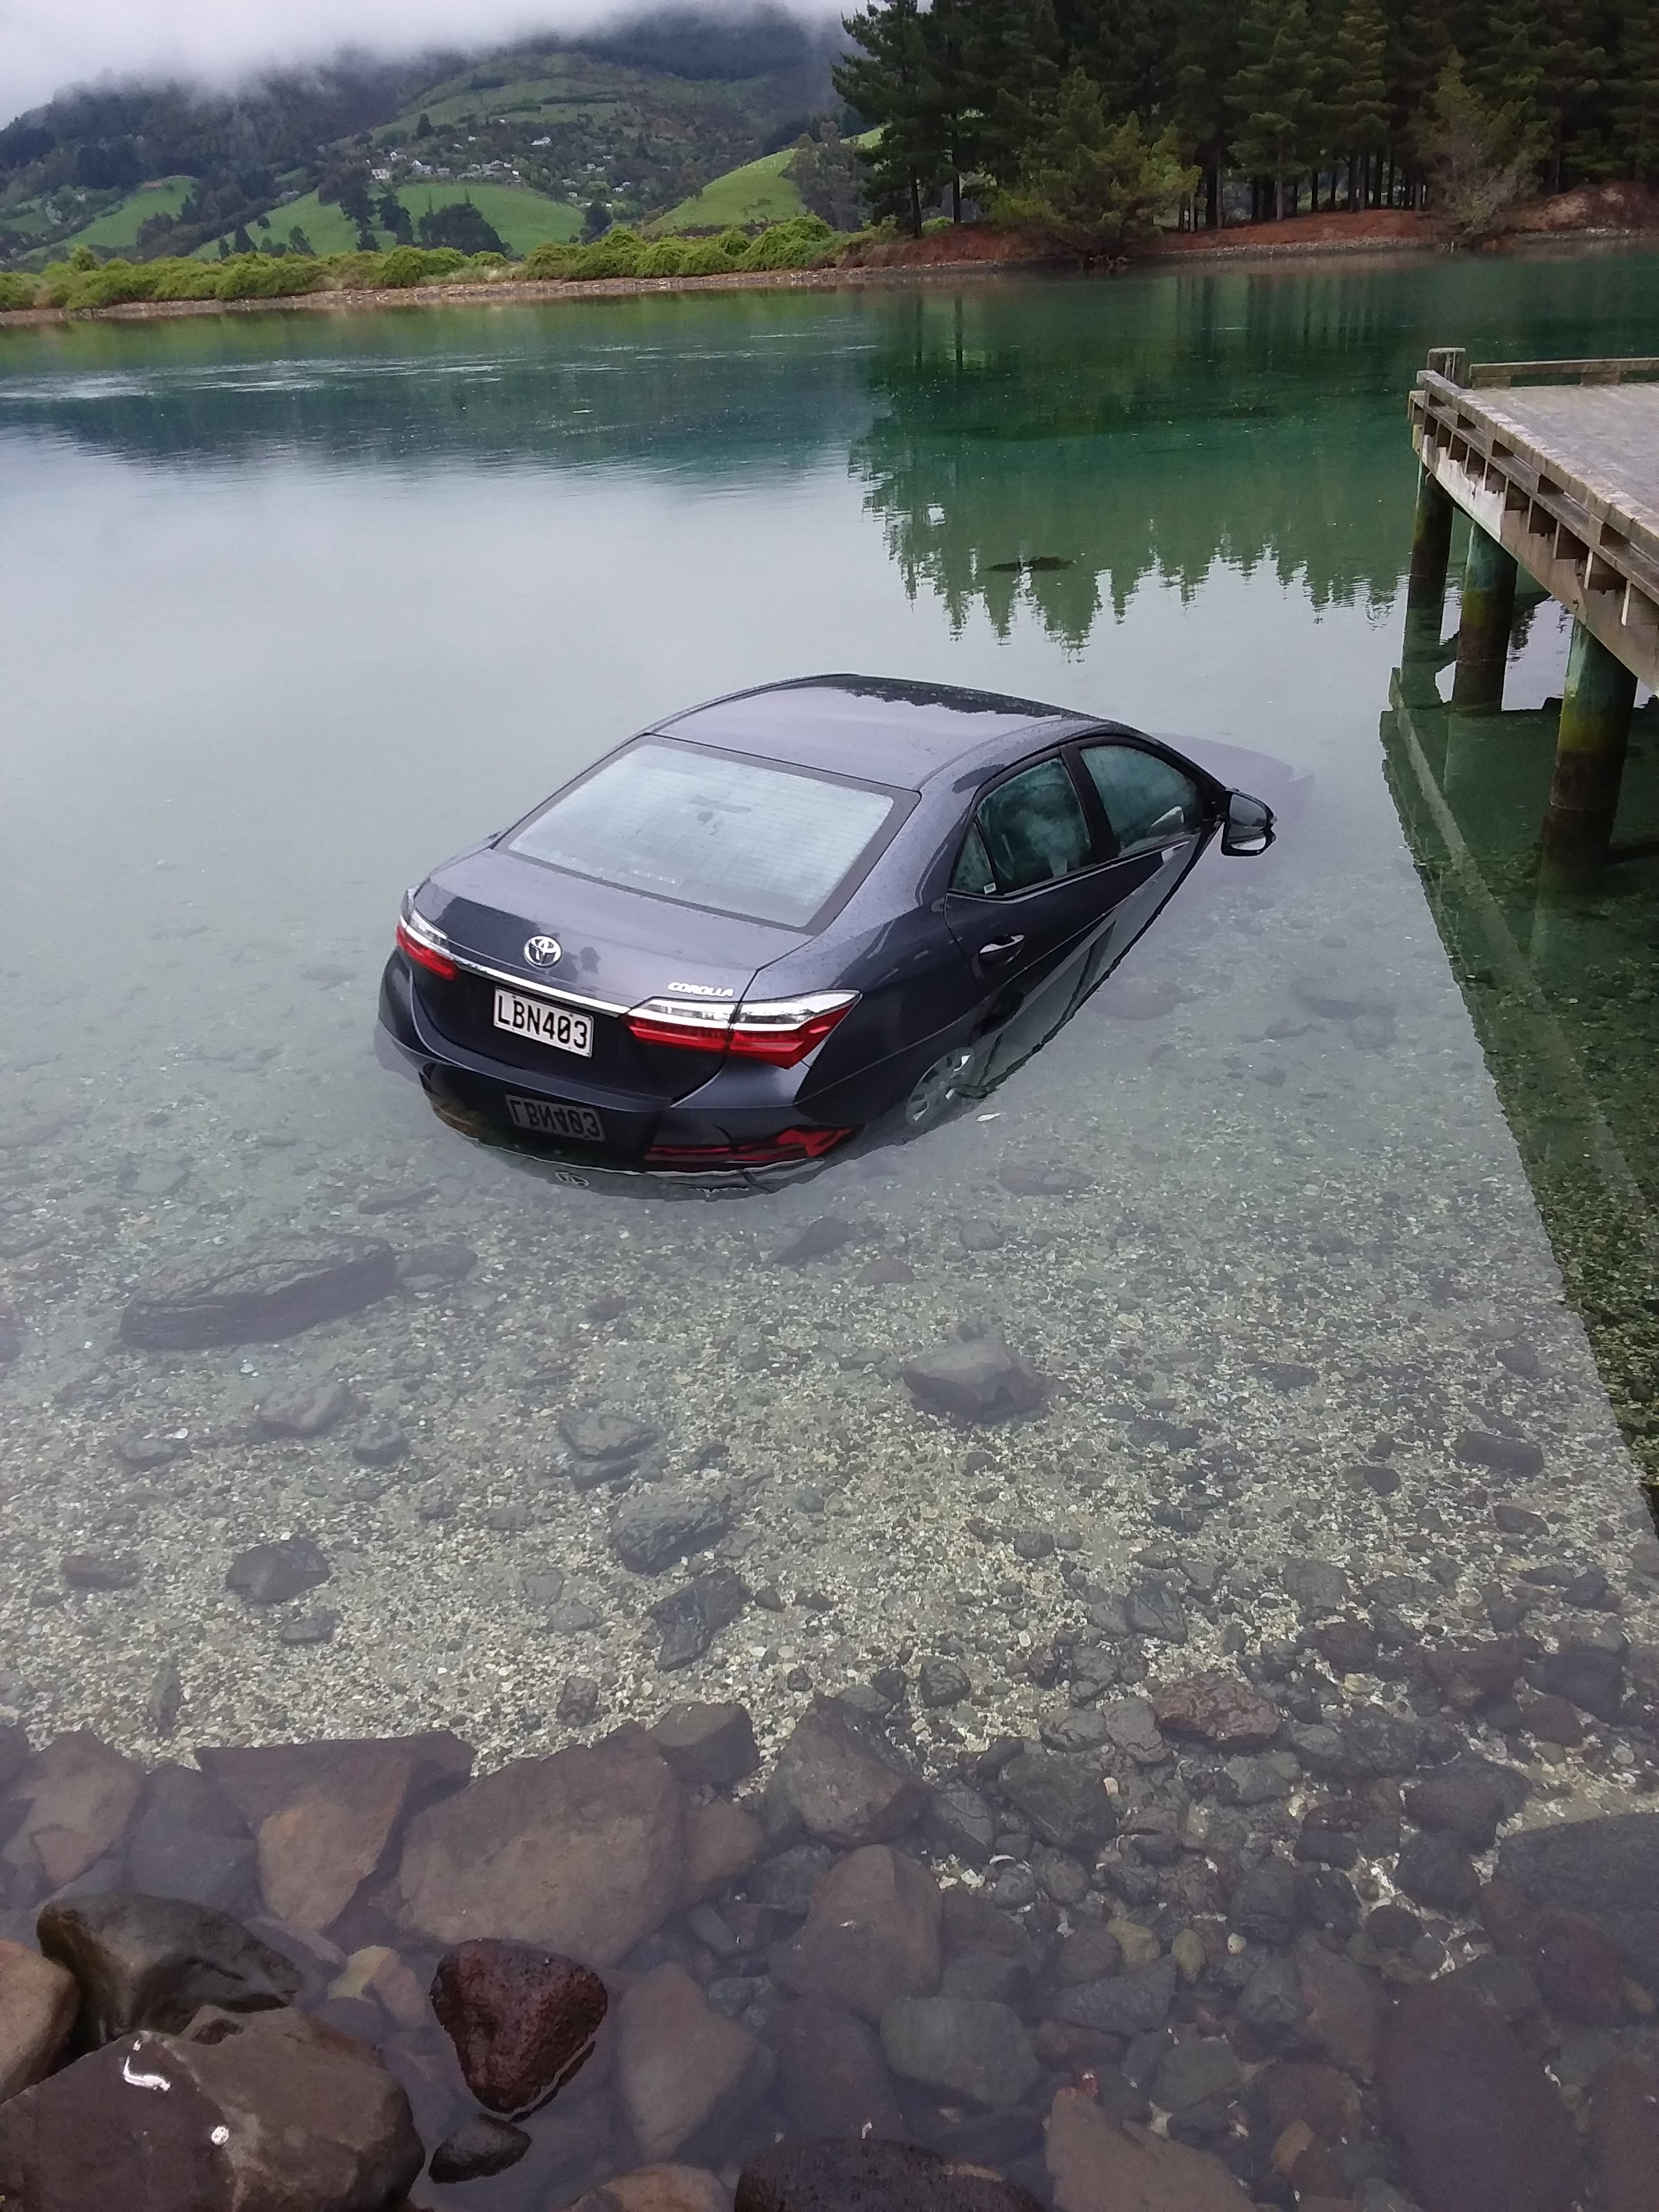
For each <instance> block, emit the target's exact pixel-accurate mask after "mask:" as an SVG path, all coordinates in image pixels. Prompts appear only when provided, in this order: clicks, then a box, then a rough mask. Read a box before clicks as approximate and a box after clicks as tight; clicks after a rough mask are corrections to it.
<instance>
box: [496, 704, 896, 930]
mask: <svg viewBox="0 0 1659 2212" xmlns="http://www.w3.org/2000/svg"><path fill="white" fill-rule="evenodd" d="M901 796H902V794H900V793H896V792H894V791H888V790H882V789H880V788H878V787H875V786H873V785H868V784H859V783H852V782H848V781H843V780H842V779H840V778H838V777H834V776H825V775H814V774H813V773H812V772H811V770H810V769H792V768H784V767H782V766H780V765H778V764H777V763H773V762H770V761H762V760H751V759H747V758H744V757H741V756H737V757H734V756H732V755H731V754H725V753H714V752H705V751H703V750H702V749H701V748H699V747H696V746H691V745H679V744H665V743H664V742H663V741H662V740H660V739H653V738H647V739H646V740H644V741H642V742H641V744H636V745H630V746H629V749H628V750H627V751H626V752H623V753H618V754H617V757H615V759H613V760H609V761H606V762H605V764H604V765H603V766H602V767H601V768H599V769H596V770H595V771H594V773H593V774H592V775H590V776H588V777H586V779H585V780H584V781H582V782H580V783H579V784H576V785H574V787H572V788H571V789H570V790H568V791H566V792H562V793H560V794H559V796H558V797H557V798H556V799H551V800H550V801H549V803H548V805H545V806H544V808H543V809H542V811H541V812H540V813H539V814H538V815H537V816H535V817H534V818H533V819H532V820H531V821H530V822H528V823H526V825H525V827H524V828H523V829H520V831H519V832H518V834H517V835H516V836H513V838H511V839H510V840H509V841H508V845H507V850H508V851H509V852H513V853H523V854H527V855H528V856H529V857H530V858H531V859H532V860H545V861H546V862H548V863H549V864H550V866H553V867H556V868H564V869H568V871H569V872H570V873H571V874H572V875H578V876H590V877H592V878H594V879H595V880H596V881H597V882H599V883H602V884H617V885H618V886H619V887H620V888H622V889H623V890H636V891H644V892H647V893H648V894H649V895H651V896H653V897H657V898H665V899H674V900H677V901H678V902H679V903H681V904H682V905H684V906H694V907H702V908H708V910H710V911H711V912H714V913H719V914H733V915H742V916H744V919H745V920H748V921H771V922H779V923H781V924H782V925H783V926H784V927H787V928H791V929H805V928H806V927H809V926H810V925H811V923H812V921H814V920H815V919H816V918H817V916H818V915H820V914H821V913H822V911H823V909H824V908H826V907H828V906H829V903H830V902H831V901H832V900H833V899H834V898H835V897H836V893H837V892H838V891H840V890H842V886H843V885H844V884H846V883H847V882H848V878H850V877H851V876H852V874H853V872H854V870H855V869H856V868H858V866H859V865H860V862H862V861H864V860H866V856H868V855H871V854H872V849H873V848H875V847H876V845H877V843H878V840H880V839H881V838H882V837H883V836H884V833H885V832H887V831H888V830H890V829H891V828H893V827H896V818H897V815H898V810H899V805H900V800H901Z"/></svg>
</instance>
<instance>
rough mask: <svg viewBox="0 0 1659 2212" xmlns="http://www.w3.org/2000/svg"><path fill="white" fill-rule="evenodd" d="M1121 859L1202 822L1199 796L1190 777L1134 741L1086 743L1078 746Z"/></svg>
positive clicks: (1166, 842) (1148, 849)
mask: <svg viewBox="0 0 1659 2212" xmlns="http://www.w3.org/2000/svg"><path fill="white" fill-rule="evenodd" d="M1083 761H1084V765H1085V768H1086V769H1088V771H1089V775H1090V777H1091V781H1093V784H1094V787H1095V789H1096V790H1097V792H1098V793H1100V803H1101V805H1103V807H1104V808H1105V809H1106V818H1107V820H1108V821H1109V823H1111V825H1112V828H1113V829H1115V831H1116V833H1117V849H1118V857H1119V859H1120V860H1127V858H1128V857H1129V856H1130V854H1133V853H1151V852H1155V851H1157V849H1158V847H1159V846H1161V845H1172V844H1174V843H1175V842H1176V840H1177V839H1178V838H1182V837H1192V836H1196V835H1197V834H1198V832H1199V831H1200V829H1202V828H1203V826H1204V801H1203V798H1202V795H1201V794H1200V791H1199V788H1198V786H1197V785H1196V784H1195V783H1194V781H1193V780H1192V778H1191V776H1189V775H1182V772H1181V770H1180V769H1178V768H1172V767H1171V766H1170V763H1169V762H1168V761H1166V760H1160V759H1159V757H1158V755H1157V754H1156V753H1149V752H1143V751H1142V750H1141V749H1140V747H1139V745H1085V748H1084V751H1083Z"/></svg>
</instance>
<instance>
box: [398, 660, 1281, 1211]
mask: <svg viewBox="0 0 1659 2212" xmlns="http://www.w3.org/2000/svg"><path fill="white" fill-rule="evenodd" d="M1216 836H1219V837H1220V840H1221V846H1222V849H1223V851H1224V852H1227V853H1235V854H1248V853H1259V852H1262V851H1264V850H1265V849H1266V848H1267V846H1268V845H1269V844H1270V843H1271V842H1273V812H1272V810H1271V809H1270V808H1269V807H1267V805H1264V804H1263V803H1262V802H1261V800H1259V799H1252V798H1250V797H1249V796H1248V795H1247V794H1245V793H1242V792H1237V791H1231V790H1229V789H1228V788H1227V787H1226V786H1225V784H1223V783H1222V782H1220V781H1218V779H1217V778H1216V777H1215V776H1213V775H1211V774H1209V773H1208V772H1207V771H1206V769H1203V768H1201V767H1200V766H1199V765H1198V764H1197V763H1195V762H1194V761H1191V760H1188V759H1186V758H1185V757H1182V755H1180V754H1178V753H1176V752H1175V751H1173V750H1170V747H1169V746H1167V745H1165V744H1160V743H1158V742H1157V741H1156V740H1154V739H1153V738H1148V737H1146V736H1144V735H1142V734H1141V733H1140V732H1138V731H1135V730H1132V729H1127V728H1126V727H1125V726H1123V725H1121V723H1116V722H1110V721H1103V720H1099V719H1097V718H1096V717H1093V716H1091V715H1088V714H1073V713H1070V712H1067V711H1066V709H1064V708H1059V707H1045V706H1041V705H1037V704H1034V703H1033V702H1030V701H1029V700H1024V699H1012V698H1005V697H1003V696H1000V695H997V694H993V693H987V692H979V691H968V690H957V689H956V688H954V687H951V686H946V685H940V684H913V683H904V682H897V681H889V680H886V679H883V678H872V677H861V676H823V677H811V678H804V679H802V680H799V681H798V682H794V683H787V684H769V685H767V686H765V687H763V689H760V690H752V691H744V692H739V693H738V694H736V695H735V696H732V697H730V698H726V699H719V700H716V701H714V702H713V703H712V704H710V705H708V706H704V707H696V708H691V709H690V711H689V712H687V713H684V714H677V715H672V716H671V717H669V718H667V719H666V720H662V721H659V722H658V723H656V724H655V725H654V726H653V727H652V728H650V729H648V730H647V731H645V732H642V733H641V735H640V736H638V737H635V738H630V739H629V741H628V742H627V743H626V744H623V745H621V746H619V747H618V748H617V750H615V751H613V752H611V753H608V754H607V755H606V756H605V757H604V758H603V759H602V760H600V761H599V762H598V763H596V764H595V765H594V766H593V767H592V768H589V769H584V770H583V772H582V773H581V774H580V775H578V776H576V777H574V778H573V779H572V781H570V782H568V783H567V784H566V785H564V786H563V787H562V789H560V790H558V791H556V792H555V793H554V794H553V796H552V797H551V798H550V799H545V800H544V801H543V802H542V803H541V804H540V805H538V806H537V807H535V808H534V809H533V810H532V811H531V812H530V813H528V814H526V816H525V817H524V818H523V819H522V820H521V821H519V822H516V823H513V826H512V827H511V828H510V829H504V830H502V831H501V833H500V834H499V835H498V836H493V837H489V838H487V839H486V840H485V841H484V842H483V843H482V844H479V845H475V846H473V847H472V848H471V849H470V850H469V851H467V852H465V853H462V854H459V855H458V856H457V857H456V858H455V859H453V860H447V861H446V862H445V863H444V865H443V866H441V867H440V868H437V869H435V871H434V872H433V873H432V874H431V875H429V876H428V878H426V880H425V882H424V883H422V884H420V885H419V886H418V887H417V888H416V889H415V890H412V891H410V893H409V894H408V895H407V896H406V897H405V898H404V904H403V910H402V914H401V915H400V917H399V920H398V927H397V945H396V948H395V950H394V951H393V952H392V957H391V959H390V960H389V961H388V962H387V963H386V973H385V976H384V978H383V980H382V983H381V990H380V1021H381V1023H382V1024H383V1026H384V1028H385V1030H386V1032H387V1034H388V1036H389V1037H390V1038H391V1039H392V1042H394V1043H395V1045H396V1046H397V1048H398V1050H399V1051H400V1052H401V1053H402V1054H404V1056H405V1057H406V1058H407V1060H409V1061H410V1063H412V1065H413V1066H414V1067H415V1068H416V1071H417V1072H418V1073H419V1075H420V1078H421V1080H422V1083H423V1084H424V1085H425V1087H426V1089H427V1091H428V1093H429V1095H430V1096H431V1097H432V1099H433V1103H434V1104H435V1106H436V1107H437V1108H438V1109H439V1111H440V1112H441V1113H443V1114H445V1115H446V1116H447V1118H449V1119H451V1120H453V1121H456V1122H457V1123H458V1124H459V1126H461V1127H468V1128H471V1129H473V1130H475V1131H476V1132H477V1133H491V1134H496V1135H499V1136H500V1137H502V1138H506V1139H509V1140H510V1141H512V1142H513V1144H514V1145H515V1146H516V1147H517V1148H519V1149H521V1150H524V1151H529V1152H539V1153H543V1154H545V1155H550V1156H551V1157H553V1158H562V1159H566V1160H569V1161H572V1162H585V1163H589V1164H592V1166H594V1167H607V1168H617V1167H626V1168H634V1169H639V1170H650V1171H652V1172H653V1173H660V1174H664V1175H667V1176H691V1177H702V1178H707V1177H708V1176H719V1177H723V1178H732V1179H740V1180H744V1181H749V1180H751V1179H752V1180H764V1179H766V1177H767V1176H768V1171H771V1172H772V1174H773V1175H774V1176H775V1175H776V1174H777V1173H778V1172H779V1171H781V1170H787V1169H789V1168H792V1167H793V1168H799V1166H801V1165H802V1164H805V1163H808V1162H811V1161H816V1160H819V1159H822V1158H824V1157H825V1156H827V1155H829V1154H830V1153H832V1152H835V1151H836V1150H837V1148H840V1147H844V1146H847V1145H848V1143H849V1142H850V1141H851V1140H852V1139H854V1138H855V1137H858V1136H860V1135H866V1134H868V1133H872V1132H877V1131H878V1132H882V1133H887V1134H890V1135H896V1136H905V1135H908V1134H912V1133H917V1132H919V1131H921V1130H923V1129H926V1128H927V1127H932V1126H933V1124H935V1123H936V1122H938V1121H940V1120H941V1119H943V1118H944V1117H945V1116H946V1115H949V1114H950V1113H951V1112H952V1111H953V1110H955V1109H957V1108H959V1107H960V1106H961V1105H962V1104H963V1103H965V1102H967V1101H969V1100H970V1099H975V1098H979V1097H983V1096H984V1095H985V1093H986V1091H988V1090H989V1089H991V1088H992V1087H993V1086H994V1085H996V1084H998V1083H1000V1082H1001V1081H1002V1080H1003V1079H1004V1078H1005V1077H1006V1075H1007V1074H1008V1073H1010V1072H1011V1071H1012V1069H1013V1068H1014V1067H1015V1066H1018V1064H1019V1063H1020V1061H1021V1060H1024V1059H1026V1058H1028V1057H1029V1056H1030V1054H1031V1053H1032V1052H1034V1051H1035V1050H1036V1048H1037V1047H1038V1046H1039V1045H1040V1044H1042V1042H1044V1040H1045V1039H1046V1038H1048V1036H1051V1035H1052V1034H1053V1033H1054V1030H1056V1029H1057V1028H1059V1026H1060V1024H1061V1023H1062V1022H1064V1021H1066V1019H1067V1018H1069V1017H1070V1015H1071V1014H1072V1013H1073V1012H1075V1010H1076V1008H1077V1007H1078V1006H1079V1005H1080V1004H1081V1003H1082V1001H1083V1000H1084V999H1085V998H1086V997H1087V996H1088V994H1089V993H1090V992H1091V991H1092V990H1093V989H1094V988H1095V987H1097V985H1098V984H1099V983H1100V982H1102V981H1103V980H1104V978H1105V977H1106V976H1107V975H1109V974H1110V972H1111V970H1112V969H1114V968H1115V966H1116V964H1117V963H1118V962H1119V961H1120V960H1121V958H1122V957H1123V956H1124V954H1125V953H1126V952H1127V951H1128V949H1129V947H1130V945H1133V942H1134V940H1135V939H1137V938H1138V937H1139V935H1140V934H1141V933H1142V931H1144V930H1145V929H1146V927H1147V925H1148V924H1149V923H1150V922H1151V921H1152V919H1153V917H1154V915H1157V913H1158V910H1159V909H1160V908H1161V907H1163V905H1164V902H1165V901H1166V900H1167V899H1168V898H1169V897H1170V894H1171V893H1172V892H1173V891H1174V890H1176V887H1177V885H1178V884H1180V883H1181V882H1182V878H1184V877H1185V876H1186V875H1187V874H1188V872H1189V870H1190V869H1191V868H1192V866H1194V862H1195V861H1196V860H1197V859H1198V857H1199V855H1200V853H1201V852H1202V851H1203V850H1204V848H1205V847H1206V845H1207V844H1208V843H1209V842H1210V841H1211V840H1212V838H1214V837H1216Z"/></svg>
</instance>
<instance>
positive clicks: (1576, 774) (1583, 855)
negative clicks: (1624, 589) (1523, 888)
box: [1539, 622, 1636, 891]
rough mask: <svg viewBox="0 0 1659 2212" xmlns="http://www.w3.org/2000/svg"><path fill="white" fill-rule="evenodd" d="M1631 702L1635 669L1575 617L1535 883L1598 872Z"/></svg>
mask: <svg viewBox="0 0 1659 2212" xmlns="http://www.w3.org/2000/svg"><path fill="white" fill-rule="evenodd" d="M1635 702H1636V677H1635V674H1634V672H1633V671H1632V670H1630V669H1628V668H1626V666H1625V665H1624V663H1623V662H1622V661H1621V660H1620V659H1617V658H1616V657H1615V656H1614V655H1613V653H1609V652H1608V650H1607V647H1606V646H1604V645H1603V644H1602V643H1601V640H1600V639H1599V638H1596V637H1593V636H1592V635H1590V633H1589V630H1588V629H1585V627H1584V625H1583V623H1579V622H1576V623H1574V624H1573V626H1572V643H1571V647H1569V649H1568V653H1567V680H1566V686H1565V690H1563V692H1562V695H1561V720H1560V724H1559V728H1558V730H1557V732H1556V739H1555V774H1554V775H1553V778H1552V779H1551V782H1550V801H1549V808H1548V811H1547V813H1546V814H1545V817H1544V831H1543V866H1542V869H1541V873H1540V877H1539V884H1540V888H1541V889H1542V890H1566V891H1571V890H1583V889H1584V888H1585V886H1586V885H1587V884H1593V883H1594V882H1595V879H1596V878H1597V876H1598V875H1599V874H1600V872H1601V868H1602V866H1603V865H1604V864H1605V862H1606V860H1607V852H1608V848H1609V847H1610V846H1611V845H1612V843H1613V817H1614V816H1615V815H1616V814H1617V812H1618V811H1619V787H1620V782H1621V781H1622V780H1623V777H1624V773H1625V754H1626V749H1627V748H1628V745H1629V743H1630V718H1631V709H1632V707H1633V706H1634V704H1635Z"/></svg>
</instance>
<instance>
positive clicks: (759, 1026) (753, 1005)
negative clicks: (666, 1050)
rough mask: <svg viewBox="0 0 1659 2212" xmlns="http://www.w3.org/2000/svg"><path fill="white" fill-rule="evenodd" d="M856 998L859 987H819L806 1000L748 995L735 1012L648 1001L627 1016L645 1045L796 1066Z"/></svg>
mask: <svg viewBox="0 0 1659 2212" xmlns="http://www.w3.org/2000/svg"><path fill="white" fill-rule="evenodd" d="M858 997H859V994H858V993H857V992H856V991H817V992H814V993H813V994H812V995H811V997H810V998H805V999H750V1000H745V1001H744V1004H743V1005H742V1006H739V1007H738V1009H737V1010H736V1012H733V1011H732V1008H731V1007H730V1006H724V1005H722V1004H721V1003H720V1001H719V1000H708V999H647V1000H645V1001H644V1003H643V1004H642V1005H641V1006H635V1008H634V1011H633V1012H632V1013H630V1014H629V1015H627V1016H625V1017H624V1018H625V1019H626V1021H627V1024H628V1027H629V1030H630V1031H631V1032H632V1033H633V1035H634V1036H636V1037H638V1039H639V1041H640V1042H641V1044H678V1045H689V1046H690V1048H691V1049H692V1050H693V1051H694V1052H730V1053H731V1054H733V1056H734V1057H736V1058H738V1059H740V1060H766V1061H768V1062H769V1064H770V1065H771V1066H774V1067H795V1066H799V1063H800V1062H801V1061H802V1060H805V1057H806V1055H807V1054H808V1053H809V1052H816V1051H817V1048H818V1047H819V1046H820V1045H821V1044H822V1043H823V1040H824V1039H825V1037H827V1036H829V1032H830V1030H832V1029H834V1027H835V1026H836V1023H837V1022H838V1021H840V1019H841V1018H842V1015H843V1014H848V1013H850V1012H852V1010H853V1008H854V1006H856V1005H857V1004H858Z"/></svg>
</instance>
